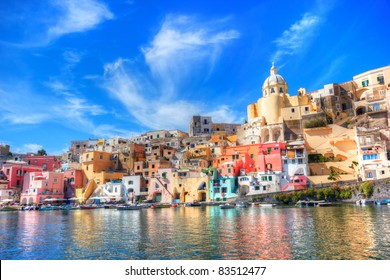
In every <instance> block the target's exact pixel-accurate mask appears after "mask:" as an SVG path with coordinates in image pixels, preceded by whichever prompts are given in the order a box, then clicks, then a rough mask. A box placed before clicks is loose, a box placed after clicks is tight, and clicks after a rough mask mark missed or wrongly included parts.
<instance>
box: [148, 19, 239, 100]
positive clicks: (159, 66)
mask: <svg viewBox="0 0 390 280" xmlns="http://www.w3.org/2000/svg"><path fill="white" fill-rule="evenodd" d="M222 28H223V27H221V24H220V23H219V22H218V21H215V22H200V21H199V20H197V19H196V18H194V17H190V16H183V15H178V16H177V15H176V16H175V15H168V16H167V17H166V18H165V20H164V22H163V24H162V26H161V29H160V30H159V32H158V33H157V34H156V35H155V36H154V38H153V40H152V42H151V43H150V45H149V46H148V47H144V48H142V52H143V54H144V57H145V61H146V63H147V65H148V66H149V67H150V69H151V71H152V74H153V76H154V78H155V79H157V80H158V81H159V82H160V84H161V87H162V88H161V89H162V90H163V91H164V94H172V95H173V94H176V93H177V92H175V90H178V88H179V87H180V86H181V85H182V84H183V83H186V82H187V79H190V78H194V74H195V73H194V70H198V71H201V70H203V71H204V70H206V69H207V67H209V68H212V67H213V64H214V63H215V61H216V60H217V57H215V55H217V54H219V52H218V49H219V48H221V47H222V46H223V44H225V43H227V42H229V41H231V40H233V39H237V38H238V37H239V36H240V33H239V32H238V31H237V30H234V29H227V30H221V29H222ZM206 72H208V70H207V71H206Z"/></svg>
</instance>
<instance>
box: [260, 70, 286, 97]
mask: <svg viewBox="0 0 390 280" xmlns="http://www.w3.org/2000/svg"><path fill="white" fill-rule="evenodd" d="M286 92H287V83H286V81H285V80H284V78H283V77H282V76H280V75H279V74H278V69H277V68H276V67H275V65H273V64H272V67H271V70H270V75H269V77H268V78H267V79H265V81H264V83H263V95H264V96H267V95H269V94H272V93H286Z"/></svg>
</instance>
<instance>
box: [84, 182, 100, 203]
mask: <svg viewBox="0 0 390 280" xmlns="http://www.w3.org/2000/svg"><path fill="white" fill-rule="evenodd" d="M96 187H97V185H96V182H95V180H94V179H92V180H90V181H89V182H88V184H87V187H86V188H85V192H84V194H83V199H84V200H87V199H88V198H89V197H90V196H91V195H92V193H93V192H94V191H95V189H96Z"/></svg>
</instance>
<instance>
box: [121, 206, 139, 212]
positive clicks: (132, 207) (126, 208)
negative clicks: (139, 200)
mask: <svg viewBox="0 0 390 280" xmlns="http://www.w3.org/2000/svg"><path fill="white" fill-rule="evenodd" d="M141 209H142V207H141V206H138V205H119V206H118V207H116V210H119V211H124V210H141Z"/></svg>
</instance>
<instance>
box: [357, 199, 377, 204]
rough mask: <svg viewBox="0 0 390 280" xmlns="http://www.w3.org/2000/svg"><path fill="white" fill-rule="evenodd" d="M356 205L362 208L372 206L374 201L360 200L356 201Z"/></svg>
mask: <svg viewBox="0 0 390 280" xmlns="http://www.w3.org/2000/svg"><path fill="white" fill-rule="evenodd" d="M356 204H357V205H362V206H365V205H374V204H375V201H374V200H367V199H360V200H358V201H356Z"/></svg>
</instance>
